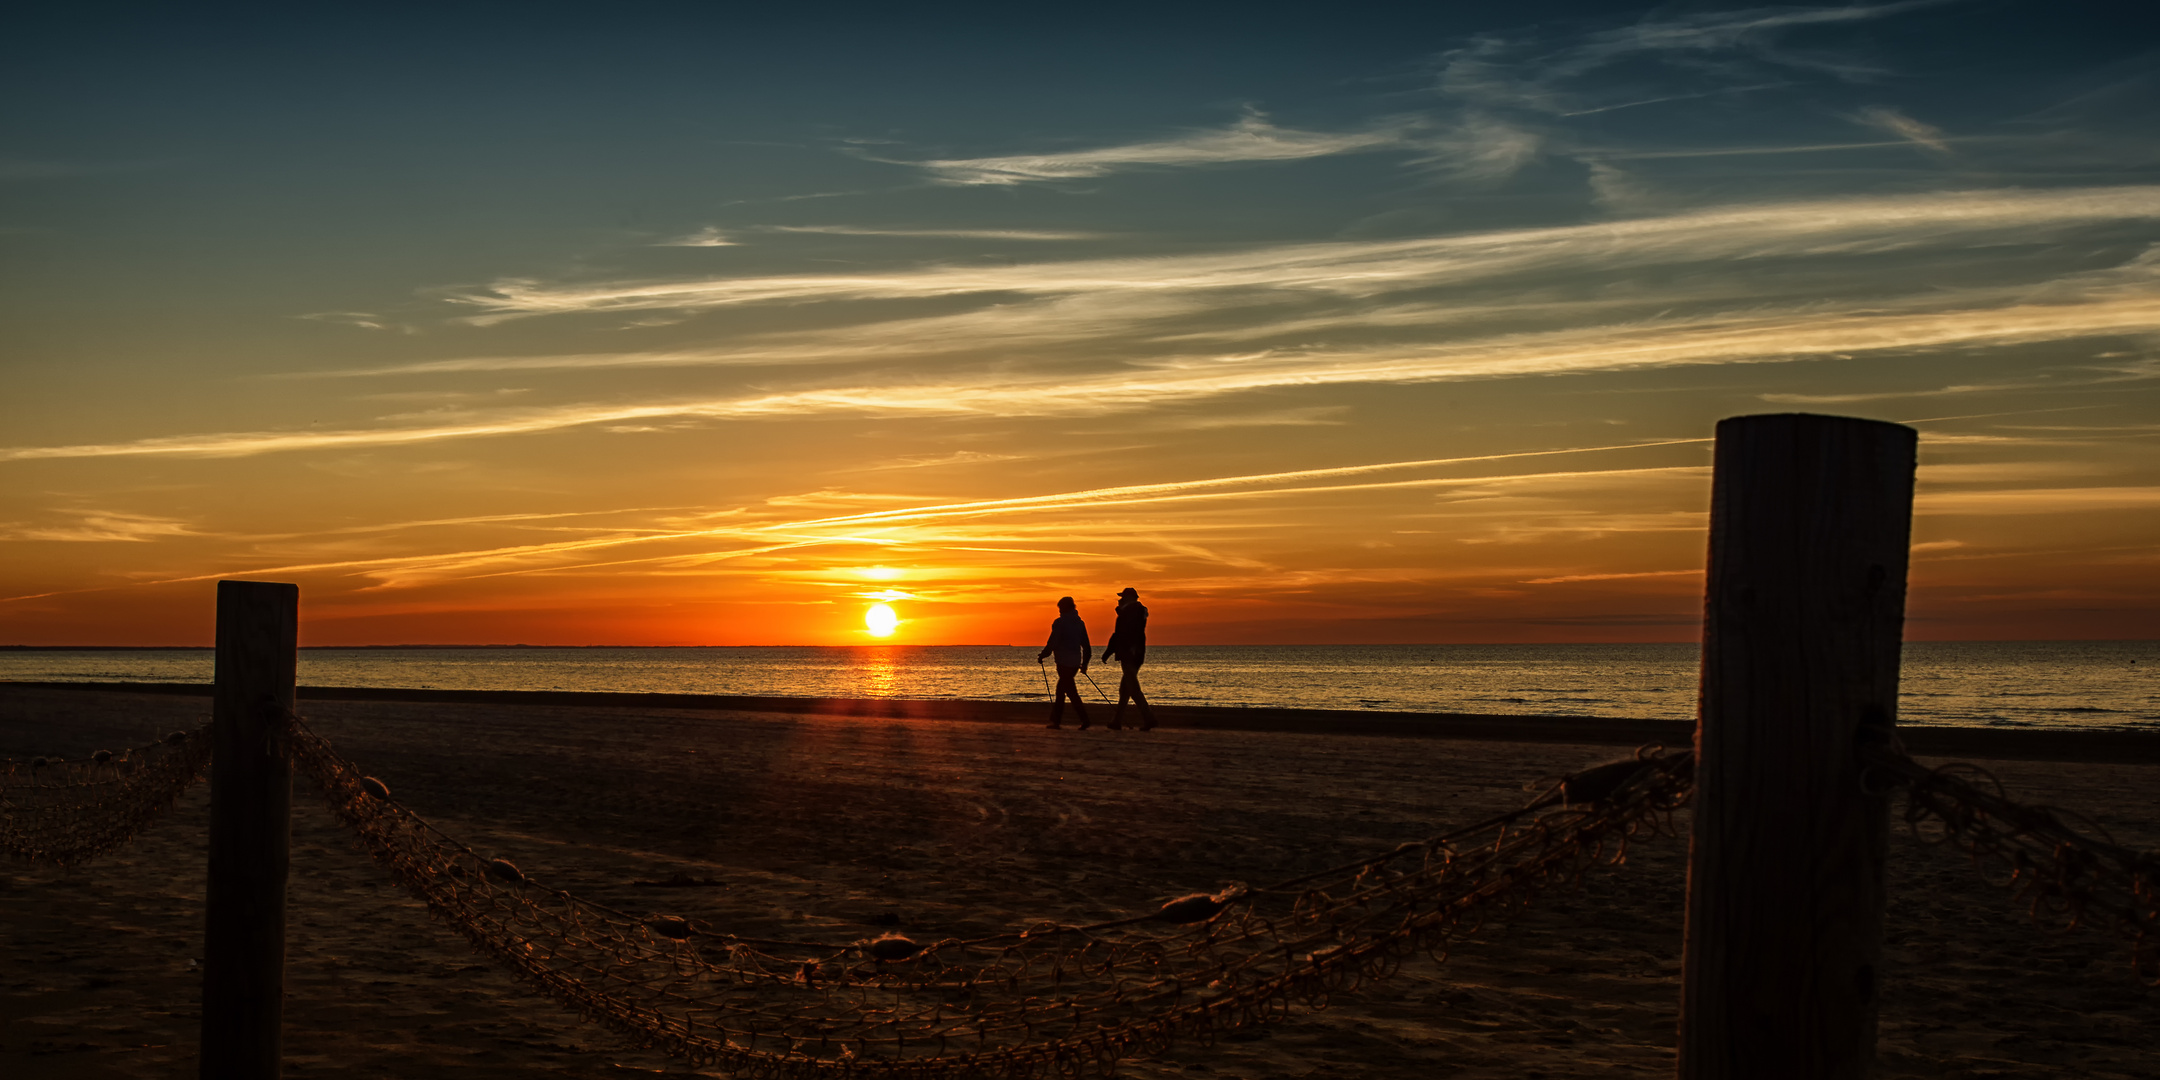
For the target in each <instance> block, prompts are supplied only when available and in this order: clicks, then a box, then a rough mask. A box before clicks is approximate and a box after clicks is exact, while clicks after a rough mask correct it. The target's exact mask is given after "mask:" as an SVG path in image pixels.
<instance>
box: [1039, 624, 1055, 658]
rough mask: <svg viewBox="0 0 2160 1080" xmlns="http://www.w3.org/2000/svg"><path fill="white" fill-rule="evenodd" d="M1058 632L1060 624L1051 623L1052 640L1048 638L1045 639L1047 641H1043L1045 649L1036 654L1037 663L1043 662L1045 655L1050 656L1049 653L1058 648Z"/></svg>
mask: <svg viewBox="0 0 2160 1080" xmlns="http://www.w3.org/2000/svg"><path fill="white" fill-rule="evenodd" d="M1057 632H1058V624H1056V623H1054V622H1053V623H1051V624H1050V640H1048V641H1045V642H1043V651H1041V652H1039V653H1036V654H1035V662H1036V663H1038V664H1040V663H1042V662H1043V658H1044V657H1047V656H1049V655H1050V654H1051V653H1052V652H1053V651H1055V650H1056V649H1057Z"/></svg>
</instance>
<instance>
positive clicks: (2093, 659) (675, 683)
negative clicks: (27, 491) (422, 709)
mask: <svg viewBox="0 0 2160 1080" xmlns="http://www.w3.org/2000/svg"><path fill="white" fill-rule="evenodd" d="M1035 652H1036V650H1035V648H1034V647H1032V646H1030V647H1008V646H904V645H893V646H860V647H847V648H806V647H743V648H682V649H675V648H654V649H616V648H583V649H557V648H509V649H307V650H303V651H302V652H301V654H300V681H301V683H302V684H304V685H314V686H399V687H430V688H440V689H459V690H616V691H663V692H672V693H696V694H759V695H767V694H769V695H784V696H796V697H915V698H975V699H988V700H1030V699H1033V700H1045V699H1046V698H1047V694H1046V687H1045V684H1044V679H1043V675H1042V673H1041V671H1040V670H1039V669H1038V668H1037V667H1036V665H1035ZM1695 666H1696V650H1695V646H1693V645H1311V646H1306V645H1267V646H1216V645H1184V646H1176V645H1157V646H1153V647H1151V648H1149V649H1148V664H1147V669H1146V682H1145V685H1146V686H1147V688H1148V696H1149V698H1150V699H1151V700H1153V701H1156V702H1159V703H1162V704H1165V705H1275V706H1288V707H1296V708H1315V709H1384V710H1404V711H1414V712H1415V711H1424V712H1482V713H1510V714H1544V715H1561V716H1628V717H1666V718H1674V719H1685V718H1688V717H1692V716H1693V715H1694V712H1695V675H1696V673H1695ZM1116 672H1117V668H1116V666H1115V665H1114V664H1105V665H1100V667H1099V669H1098V670H1096V671H1095V672H1094V677H1095V679H1096V681H1097V682H1098V683H1099V684H1100V685H1101V689H1102V690H1104V691H1106V692H1109V693H1111V694H1113V695H1114V694H1115V693H1116V692H1117V684H1116ZM210 675H211V654H210V652H209V651H208V650H201V649H145V650H125V651H93V650H85V651H80V652H76V651H53V652H44V651H19V652H18V651H0V679H40V680H85V681H107V680H128V681H143V682H208V681H209V680H210ZM1903 682H1904V698H1903V703H1902V705H1901V707H1900V717H1899V718H1900V720H1901V721H1902V722H1904V723H1908V724H1953V725H2014V726H2030V727H2065V726H2067V727H2114V728H2147V729H2160V642H2152V641H2099V642H2085V641H2079V642H1913V643H1909V644H1907V645H1906V646H1905V669H1904V680H1903ZM1081 689H1082V691H1083V692H1084V693H1088V694H1089V695H1090V696H1091V697H1092V696H1093V693H1094V691H1093V690H1092V689H1091V688H1090V687H1088V685H1087V683H1086V682H1085V681H1083V682H1082V683H1081Z"/></svg>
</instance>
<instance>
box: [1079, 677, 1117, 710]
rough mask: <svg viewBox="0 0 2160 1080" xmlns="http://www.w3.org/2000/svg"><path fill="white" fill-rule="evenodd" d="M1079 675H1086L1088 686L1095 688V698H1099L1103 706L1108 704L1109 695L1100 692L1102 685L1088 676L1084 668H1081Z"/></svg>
mask: <svg viewBox="0 0 2160 1080" xmlns="http://www.w3.org/2000/svg"><path fill="white" fill-rule="evenodd" d="M1080 674H1082V675H1087V681H1088V685H1089V686H1092V687H1094V688H1095V696H1096V697H1099V698H1101V699H1102V703H1103V704H1105V705H1108V704H1110V695H1108V694H1105V693H1103V692H1102V684H1101V683H1099V682H1096V681H1095V676H1093V675H1088V673H1087V669H1086V668H1081V669H1080Z"/></svg>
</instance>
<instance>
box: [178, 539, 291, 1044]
mask: <svg viewBox="0 0 2160 1080" xmlns="http://www.w3.org/2000/svg"><path fill="white" fill-rule="evenodd" d="M299 619H300V587H299V586H297V585H279V584H273V583H270V582H264V581H220V582H218V592H217V691H216V697H215V699H214V703H213V705H212V706H211V718H212V719H213V720H214V721H215V724H214V725H213V726H212V728H211V749H210V886H209V896H208V904H207V906H208V909H209V911H208V917H207V919H206V921H205V925H204V933H203V1014H202V1067H201V1073H200V1075H201V1077H202V1080H272V1078H275V1077H276V1076H277V1075H278V1073H279V1071H280V1069H281V1068H282V1060H281V1059H282V1057H283V1050H284V1047H283V1032H282V1030H281V1026H282V1024H283V1021H284V1014H285V876H286V871H287V868H288V866H289V864H290V861H291V840H292V759H291V758H290V756H288V754H287V749H286V745H287V744H286V740H285V737H284V735H283V725H282V723H280V718H281V717H282V716H283V715H284V714H285V713H286V712H288V711H289V710H291V709H292V707H293V680H294V674H295V672H294V669H295V666H296V664H297V660H298V653H297V648H298V645H299Z"/></svg>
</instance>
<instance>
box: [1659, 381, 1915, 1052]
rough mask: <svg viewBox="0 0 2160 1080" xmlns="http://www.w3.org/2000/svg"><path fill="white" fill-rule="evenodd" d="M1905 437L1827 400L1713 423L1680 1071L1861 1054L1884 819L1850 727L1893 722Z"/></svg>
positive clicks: (1890, 726) (1858, 734) (1877, 730)
mask: <svg viewBox="0 0 2160 1080" xmlns="http://www.w3.org/2000/svg"><path fill="white" fill-rule="evenodd" d="M1917 443H1918V436H1917V435H1916V433H1915V432H1914V431H1913V430H1912V429H1911V428H1907V427H1901V426H1899V425H1896V424H1886V423H1881V422H1879V421H1872V420H1853V419H1847V418H1844V417H1835V416H1808V415H1800V414H1787V415H1778V416H1741V417H1734V418H1731V419H1728V420H1725V421H1723V422H1721V423H1719V424H1718V428H1717V469H1716V475H1715V477H1714V479H1713V480H1712V483H1711V499H1710V561H1709V573H1708V581H1707V583H1706V596H1705V604H1704V607H1705V611H1704V615H1705V621H1704V625H1703V650H1702V690H1701V699H1700V712H1699V718H1698V721H1697V725H1696V734H1695V753H1696V766H1695V795H1694V818H1695V826H1694V838H1693V841H1692V843H1691V844H1690V846H1689V851H1688V907H1687V946H1686V955H1685V960H1684V963H1683V970H1684V976H1683V977H1684V978H1685V980H1686V982H1685V985H1684V987H1683V988H1682V990H1681V1009H1680V1056H1679V1075H1680V1077H1681V1078H1682V1080H1781V1078H1792V1080H1844V1078H1857V1077H1864V1076H1867V1075H1868V1074H1869V1073H1870V1072H1871V1071H1872V1070H1873V1066H1874V1060H1875V1009H1876V989H1877V979H1876V964H1877V961H1878V959H1879V954H1880V953H1881V950H1882V919H1883V901H1884V885H1883V862H1884V856H1885V849H1886V847H1887V845H1888V842H1889V824H1888V807H1887V804H1886V800H1885V799H1884V798H1883V797H1882V796H1879V795H1870V794H1868V793H1867V792H1865V791H1863V790H1862V789H1861V786H1860V768H1859V765H1858V762H1857V761H1856V759H1855V748H1856V746H1857V745H1859V744H1860V743H1861V742H1863V741H1865V740H1872V739H1887V738H1889V737H1890V736H1891V734H1892V732H1893V731H1894V725H1895V723H1896V716H1897V693H1898V653H1899V648H1900V645H1901V643H1902V639H1903V630H1904V620H1905V564H1906V552H1907V548H1908V546H1909V544H1910V540H1911V534H1912V487H1913V469H1914V465H1915V449H1916V446H1917Z"/></svg>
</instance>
